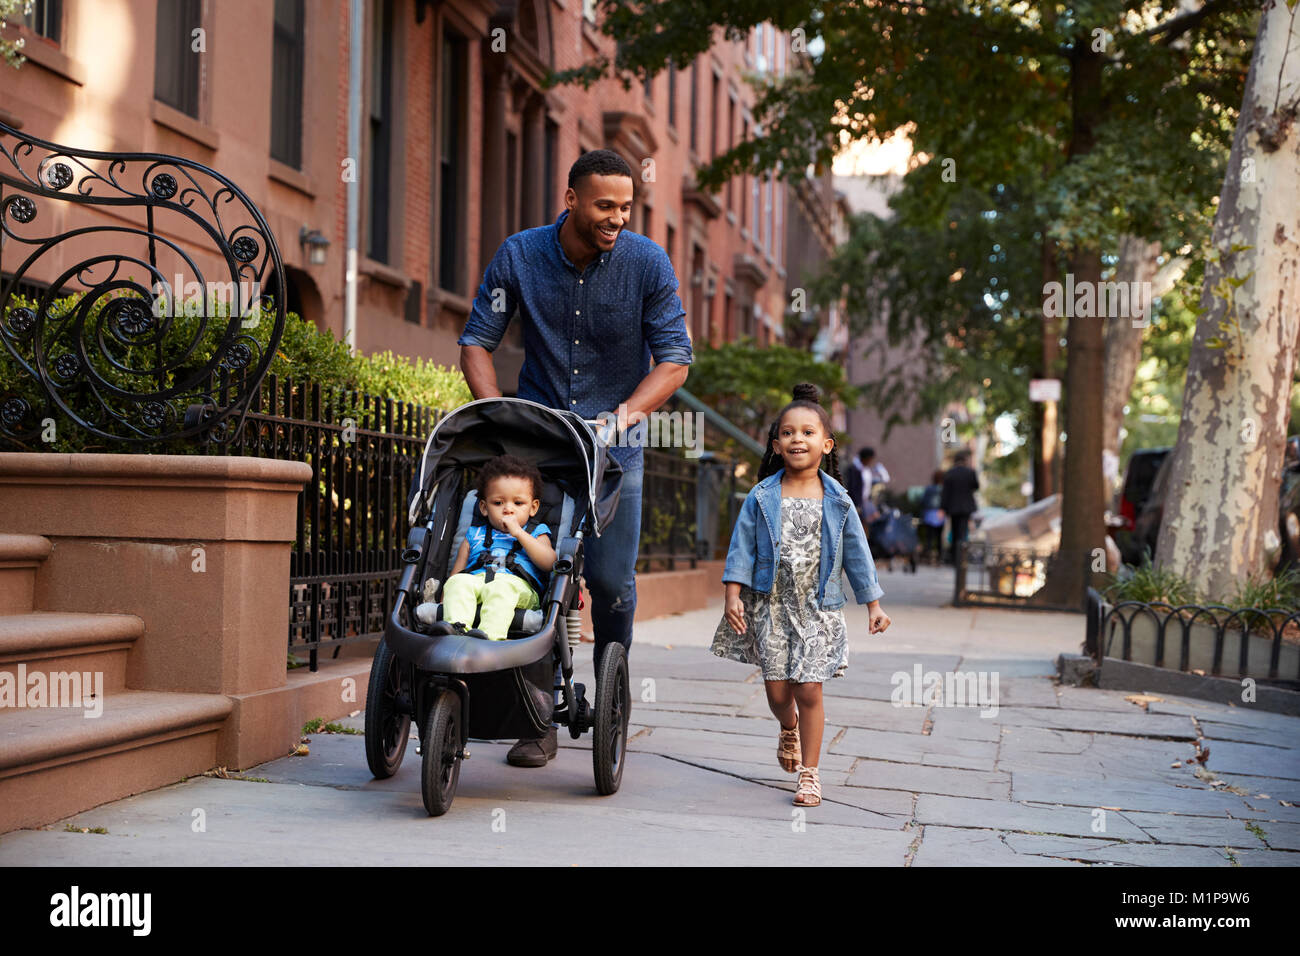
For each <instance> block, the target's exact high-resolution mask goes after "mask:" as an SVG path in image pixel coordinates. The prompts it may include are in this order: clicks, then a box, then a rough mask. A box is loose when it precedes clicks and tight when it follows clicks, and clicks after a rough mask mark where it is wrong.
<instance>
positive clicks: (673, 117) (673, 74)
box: [668, 60, 677, 128]
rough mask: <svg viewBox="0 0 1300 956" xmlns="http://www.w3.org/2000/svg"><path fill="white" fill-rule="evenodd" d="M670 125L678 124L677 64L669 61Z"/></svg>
mask: <svg viewBox="0 0 1300 956" xmlns="http://www.w3.org/2000/svg"><path fill="white" fill-rule="evenodd" d="M668 125H669V126H672V127H674V128H676V126H677V64H675V63H673V61H672V60H669V61H668Z"/></svg>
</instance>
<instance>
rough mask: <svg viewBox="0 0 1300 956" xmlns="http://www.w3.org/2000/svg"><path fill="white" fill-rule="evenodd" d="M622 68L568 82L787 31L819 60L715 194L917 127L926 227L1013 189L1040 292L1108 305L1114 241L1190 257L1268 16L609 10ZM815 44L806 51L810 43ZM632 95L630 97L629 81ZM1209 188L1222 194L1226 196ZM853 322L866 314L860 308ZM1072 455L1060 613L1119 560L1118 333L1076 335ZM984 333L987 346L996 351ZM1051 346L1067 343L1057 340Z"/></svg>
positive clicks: (1163, 5) (698, 4) (799, 76)
mask: <svg viewBox="0 0 1300 956" xmlns="http://www.w3.org/2000/svg"><path fill="white" fill-rule="evenodd" d="M600 7H601V9H602V11H603V12H604V15H605V16H604V22H603V24H602V29H603V30H604V31H605V32H606V33H608V34H610V35H612V36H614V37H616V38H617V39H618V41H619V43H618V52H617V54H616V55H615V56H614V58H613V59H612V60H610V59H608V58H602V59H597V60H595V61H593V62H591V63H589V64H586V65H584V66H583V67H581V68H578V69H576V70H572V71H566V72H565V73H562V74H558V75H557V76H556V79H557V80H560V81H578V82H590V81H592V80H594V79H596V78H598V77H600V76H603V75H606V74H607V73H610V72H613V73H614V74H616V75H623V76H624V77H626V76H627V75H628V74H634V75H637V74H639V75H645V74H652V73H654V72H657V71H658V70H660V69H662V68H663V67H664V65H665V63H667V62H668V61H669V60H670V59H671V60H672V61H674V62H677V63H685V62H689V61H690V60H691V59H692V58H693V57H695V56H697V55H700V54H701V53H703V52H704V51H706V50H707V49H708V47H709V46H710V45H711V43H712V42H713V41H714V39H715V37H716V36H717V35H718V31H719V30H720V31H721V35H723V36H726V37H729V38H732V39H738V38H740V37H741V36H743V31H744V30H747V29H749V28H751V27H753V26H755V25H757V24H759V23H763V22H770V23H772V24H773V25H775V26H776V27H777V28H779V29H781V30H782V31H784V32H785V33H787V34H789V35H790V36H791V38H792V48H793V49H794V52H796V53H799V52H801V51H802V50H806V51H807V56H806V60H805V61H804V62H805V65H806V69H802V70H795V71H793V72H791V73H790V74H789V75H787V76H786V77H785V78H784V80H783V81H781V82H779V83H777V82H772V81H770V80H768V81H767V82H766V85H764V86H763V87H762V89H761V91H760V96H759V99H758V102H757V103H756V105H755V107H754V111H753V112H754V118H755V125H756V128H758V129H761V135H759V136H756V137H755V138H754V139H751V140H748V141H745V142H742V143H739V144H737V145H736V146H735V147H734V148H733V149H731V150H728V151H727V152H725V153H724V154H723V155H721V156H719V157H717V158H716V159H715V160H713V161H712V162H711V163H709V164H708V165H706V166H705V167H703V168H702V169H701V170H700V171H699V172H698V174H697V176H698V179H699V181H700V183H701V185H702V186H705V187H706V188H707V187H716V186H717V185H718V184H720V183H721V182H722V181H724V180H725V178H727V177H728V176H733V175H737V174H739V173H742V172H746V171H748V172H754V173H757V172H761V171H764V170H772V169H779V170H780V172H781V175H782V176H783V177H785V178H787V179H794V178H796V177H798V176H801V175H803V174H804V169H805V167H806V166H807V165H809V164H811V163H821V164H824V163H826V162H829V161H830V159H831V158H832V157H833V156H834V154H835V153H836V151H837V150H838V149H840V148H841V147H842V146H843V145H844V144H845V143H846V142H847V141H850V140H853V139H861V138H865V139H883V138H884V137H886V136H888V135H889V134H891V133H893V132H894V131H895V130H898V129H900V128H903V127H905V126H908V125H909V124H912V126H911V127H910V128H911V130H912V131H911V133H910V136H911V139H912V143H913V146H914V149H915V150H916V152H917V153H918V154H925V155H928V156H929V157H931V159H930V161H929V162H928V163H927V164H925V165H924V166H921V167H920V168H919V169H918V170H916V171H915V172H914V173H913V176H910V177H909V179H912V178H913V177H915V178H914V179H913V182H915V183H917V184H918V185H917V187H915V188H916V194H915V201H916V202H917V204H918V206H919V207H921V208H920V209H919V210H918V211H919V212H922V213H923V212H925V211H926V206H927V204H928V212H929V215H930V217H931V220H932V221H933V222H943V221H949V222H951V221H953V217H952V215H951V212H950V211H951V210H952V209H953V207H954V202H955V201H957V200H958V197H959V195H960V190H962V189H966V188H969V189H973V190H975V191H976V192H978V193H980V194H982V195H985V196H989V195H991V193H992V191H993V190H995V189H997V187H999V186H1001V187H1003V188H1004V189H1011V190H1013V192H1015V193H1017V194H1019V195H1021V196H1023V197H1025V199H1026V201H1027V202H1028V201H1032V202H1033V204H1034V205H1035V207H1036V211H1037V216H1036V218H1037V220H1038V222H1039V230H1038V232H1039V236H1040V255H1039V257H1038V258H1039V262H1040V265H1041V269H1042V271H1041V273H1040V278H1039V283H1038V285H1039V288H1042V287H1043V286H1044V285H1045V284H1046V282H1047V281H1048V280H1047V277H1048V276H1054V275H1055V274H1056V273H1058V272H1060V273H1064V274H1065V275H1068V276H1069V277H1070V278H1071V280H1072V282H1073V284H1074V286H1075V287H1076V288H1084V287H1091V288H1092V289H1094V290H1095V289H1098V288H1099V287H1100V284H1101V280H1102V277H1103V261H1102V256H1103V254H1104V252H1105V246H1106V244H1107V243H1108V242H1117V240H1118V237H1119V236H1122V235H1133V236H1136V237H1139V238H1144V239H1147V240H1150V241H1157V240H1159V241H1161V242H1162V243H1163V245H1164V246H1165V248H1170V249H1173V248H1178V247H1179V246H1181V245H1183V244H1184V242H1185V240H1184V239H1183V234H1184V232H1185V231H1186V229H1187V227H1188V223H1189V221H1191V220H1194V219H1195V218H1196V217H1197V216H1199V215H1200V214H1201V210H1202V199H1203V197H1204V196H1205V195H1206V194H1207V188H1208V190H1209V191H1210V192H1212V191H1213V189H1214V188H1215V186H1216V185H1217V183H1218V182H1219V181H1220V180H1221V178H1222V164H1221V161H1219V160H1218V156H1219V153H1220V150H1216V149H1215V146H1216V144H1220V146H1221V144H1222V142H1223V141H1225V140H1226V139H1228V138H1230V136H1231V130H1232V127H1233V121H1234V114H1233V110H1232V107H1231V106H1225V105H1224V104H1235V103H1238V102H1240V92H1241V88H1242V83H1243V81H1244V72H1245V64H1246V63H1247V62H1248V59H1249V49H1250V44H1251V40H1252V38H1253V36H1254V24H1255V22H1256V19H1257V17H1258V7H1257V5H1256V3H1253V2H1249V0H1199V2H1194V4H1193V5H1191V6H1187V5H1186V4H1184V3H1181V2H1170V0H1076V2H1073V3H1070V4H1066V3H1059V2H1036V3H1031V2H1028V0H1023V2H975V0H850V2H840V0H779V2H778V0H748V2H746V3H744V4H736V3H732V2H729V0H673V2H671V3H651V2H642V0H600ZM796 43H797V44H799V46H797V47H795V46H794V44H796ZM625 81H626V80H625ZM1207 183H1209V184H1211V185H1209V186H1208V187H1207ZM850 305H852V303H850ZM1065 330H1066V335H1067V353H1066V354H1067V360H1068V362H1067V370H1066V376H1065V379H1066V381H1065V398H1066V405H1065V430H1066V436H1067V438H1068V441H1067V443H1066V459H1065V467H1064V472H1065V478H1064V487H1063V493H1064V498H1065V502H1064V509H1063V522H1062V525H1063V526H1062V540H1061V547H1060V558H1061V560H1060V563H1059V565H1058V566H1057V567H1056V568H1054V569H1053V573H1052V574H1051V576H1050V581H1049V588H1051V591H1050V592H1049V598H1050V599H1052V600H1054V601H1057V602H1061V603H1076V602H1080V601H1081V600H1082V596H1083V590H1084V585H1085V583H1086V581H1087V580H1088V558H1089V557H1090V556H1091V555H1092V554H1094V553H1097V552H1098V549H1100V548H1102V546H1103V540H1104V528H1103V524H1102V514H1103V509H1104V492H1103V483H1102V472H1101V460H1102V445H1103V441H1102V433H1103V419H1102V403H1101V401H1100V400H1099V399H1100V394H1101V390H1102V387H1103V382H1104V378H1103V374H1102V356H1103V351H1104V329H1103V323H1102V321H1101V320H1100V319H1099V318H1098V317H1094V316H1091V315H1089V316H1083V317H1081V320H1075V321H1068V322H1066V324H1065ZM977 334H978V333H977ZM1049 338H1051V332H1049Z"/></svg>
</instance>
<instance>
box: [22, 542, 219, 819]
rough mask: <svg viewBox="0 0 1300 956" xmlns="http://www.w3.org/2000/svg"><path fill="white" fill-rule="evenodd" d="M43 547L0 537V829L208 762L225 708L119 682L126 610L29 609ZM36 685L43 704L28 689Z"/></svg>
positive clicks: (138, 628)
mask: <svg viewBox="0 0 1300 956" xmlns="http://www.w3.org/2000/svg"><path fill="white" fill-rule="evenodd" d="M50 552H51V544H50V542H49V541H48V540H47V539H46V538H43V537H40V536H38V535H12V534H0V833H3V832H7V831H9V830H13V829H16V828H18V827H24V826H33V825H36V824H41V823H47V822H49V821H50V820H57V819H59V818H60V817H63V816H67V815H69V814H72V813H76V812H78V811H80V810H85V809H89V808H90V807H93V806H97V805H98V804H101V803H106V802H108V801H110V800H116V799H119V798H121V797H124V796H128V795H130V794H132V793H139V792H141V791H144V790H150V789H153V788H154V787H158V786H162V785H164V784H168V783H173V782H174V781H176V780H179V779H180V778H181V777H183V776H185V775H187V774H192V773H201V772H202V771H204V770H208V769H210V768H211V767H213V766H215V765H216V762H215V757H216V751H217V738H218V733H219V731H220V730H221V728H222V724H223V722H224V721H225V720H226V718H227V717H228V716H229V714H230V713H231V711H232V710H233V704H232V702H231V700H230V698H228V697H226V696H225V695H221V694H181V693H167V692H150V691H132V690H128V689H127V688H126V665H127V655H128V654H129V652H130V650H131V648H132V646H134V644H135V642H136V640H137V639H138V638H140V637H141V636H143V634H144V622H143V621H142V620H141V619H140V618H138V617H136V616H135V615H132V614H108V613H79V612H71V611H38V610H35V609H34V607H33V595H34V593H35V580H36V573H37V571H38V570H39V568H40V566H41V564H42V563H43V562H44V561H45V560H46V559H47V558H48V557H49V555H50ZM88 675H89V679H87V676H88ZM95 675H101V676H100V679H101V680H102V683H100V684H99V686H98V687H97V686H96V683H97V682H96V679H95ZM33 678H39V680H38V681H36V682H33ZM37 684H43V685H44V702H43V704H42V702H41V701H40V700H39V699H37V700H35V701H33V700H32V699H31V698H29V696H28V688H29V687H32V689H33V693H34V692H35V686H36V685H37ZM98 692H102V695H103V696H102V698H101V697H99V696H98ZM20 695H21V704H22V706H19V703H20ZM92 695H93V696H92ZM69 699H75V701H76V702H77V704H78V706H71V707H69V706H53V705H56V704H61V703H62V704H67V703H68V702H69ZM30 702H36V703H38V704H42V705H40V706H37V707H29V706H27V704H28V703H30ZM96 711H100V713H99V716H91V714H93V713H94V712H96Z"/></svg>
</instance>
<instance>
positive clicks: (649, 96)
mask: <svg viewBox="0 0 1300 956" xmlns="http://www.w3.org/2000/svg"><path fill="white" fill-rule="evenodd" d="M644 92H645V101H646V102H647V103H651V104H653V103H654V101H655V78H654V77H653V76H652V75H650V74H649V73H646V77H645V86H644Z"/></svg>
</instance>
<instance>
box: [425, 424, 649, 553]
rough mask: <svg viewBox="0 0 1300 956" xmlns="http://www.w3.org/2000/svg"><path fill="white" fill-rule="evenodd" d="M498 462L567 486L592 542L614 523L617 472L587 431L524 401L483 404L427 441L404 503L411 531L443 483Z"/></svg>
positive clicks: (620, 479) (440, 427)
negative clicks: (586, 515) (523, 464)
mask: <svg viewBox="0 0 1300 956" xmlns="http://www.w3.org/2000/svg"><path fill="white" fill-rule="evenodd" d="M498 455H517V456H518V457H520V458H523V459H525V460H527V461H531V462H533V463H534V464H536V465H537V469H538V470H539V471H540V472H541V473H542V477H543V478H544V479H545V480H546V481H558V482H560V483H561V484H562V485H564V486H566V488H565V490H566V491H568V492H569V493H570V494H571V495H572V496H573V497H574V498H575V499H576V500H577V501H578V502H579V506H580V507H581V506H582V505H583V503H585V504H586V506H587V507H588V508H590V510H591V514H592V530H593V532H594V533H595V534H596V535H597V536H599V535H600V533H601V531H602V530H603V529H604V528H605V526H606V524H608V522H609V521H611V520H612V519H613V517H614V512H615V511H616V510H617V508H618V496H619V489H620V488H621V486H622V483H623V470H622V468H620V467H619V464H618V462H617V461H615V460H614V459H613V458H611V457H609V454H608V453H607V451H606V447H605V444H604V442H602V441H601V439H600V436H599V435H598V434H597V433H596V430H595V429H594V428H593V427H592V426H591V425H588V424H587V423H586V422H585V421H584V420H583V419H582V418H580V417H579V416H578V415H575V414H574V413H573V412H566V411H560V410H557V409H554V408H547V407H546V406H545V405H539V404H538V403H537V402H530V401H528V400H527V399H523V398H482V399H479V400H477V401H473V402H469V403H467V404H465V405H462V406H460V408H457V409H455V410H454V411H452V412H449V413H448V414H447V415H446V416H445V417H444V418H443V419H442V420H441V421H440V422H438V424H437V425H436V426H434V429H433V431H432V433H430V435H429V440H428V442H427V443H426V444H425V446H424V456H423V458H422V459H421V461H420V470H419V472H418V473H417V474H416V478H415V481H414V482H413V483H412V485H411V494H410V498H409V500H408V502H407V505H408V513H409V516H410V521H411V524H415V523H416V522H417V521H418V520H419V513H420V511H421V504H422V503H423V502H429V501H431V496H432V493H433V490H434V488H435V487H436V486H437V485H438V483H439V482H440V481H442V480H443V478H444V477H446V476H448V475H451V474H454V473H460V472H461V471H462V470H463V469H465V468H477V467H479V466H481V465H482V464H483V463H484V462H486V461H487V460H488V459H490V458H495V457H496V456H498Z"/></svg>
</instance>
